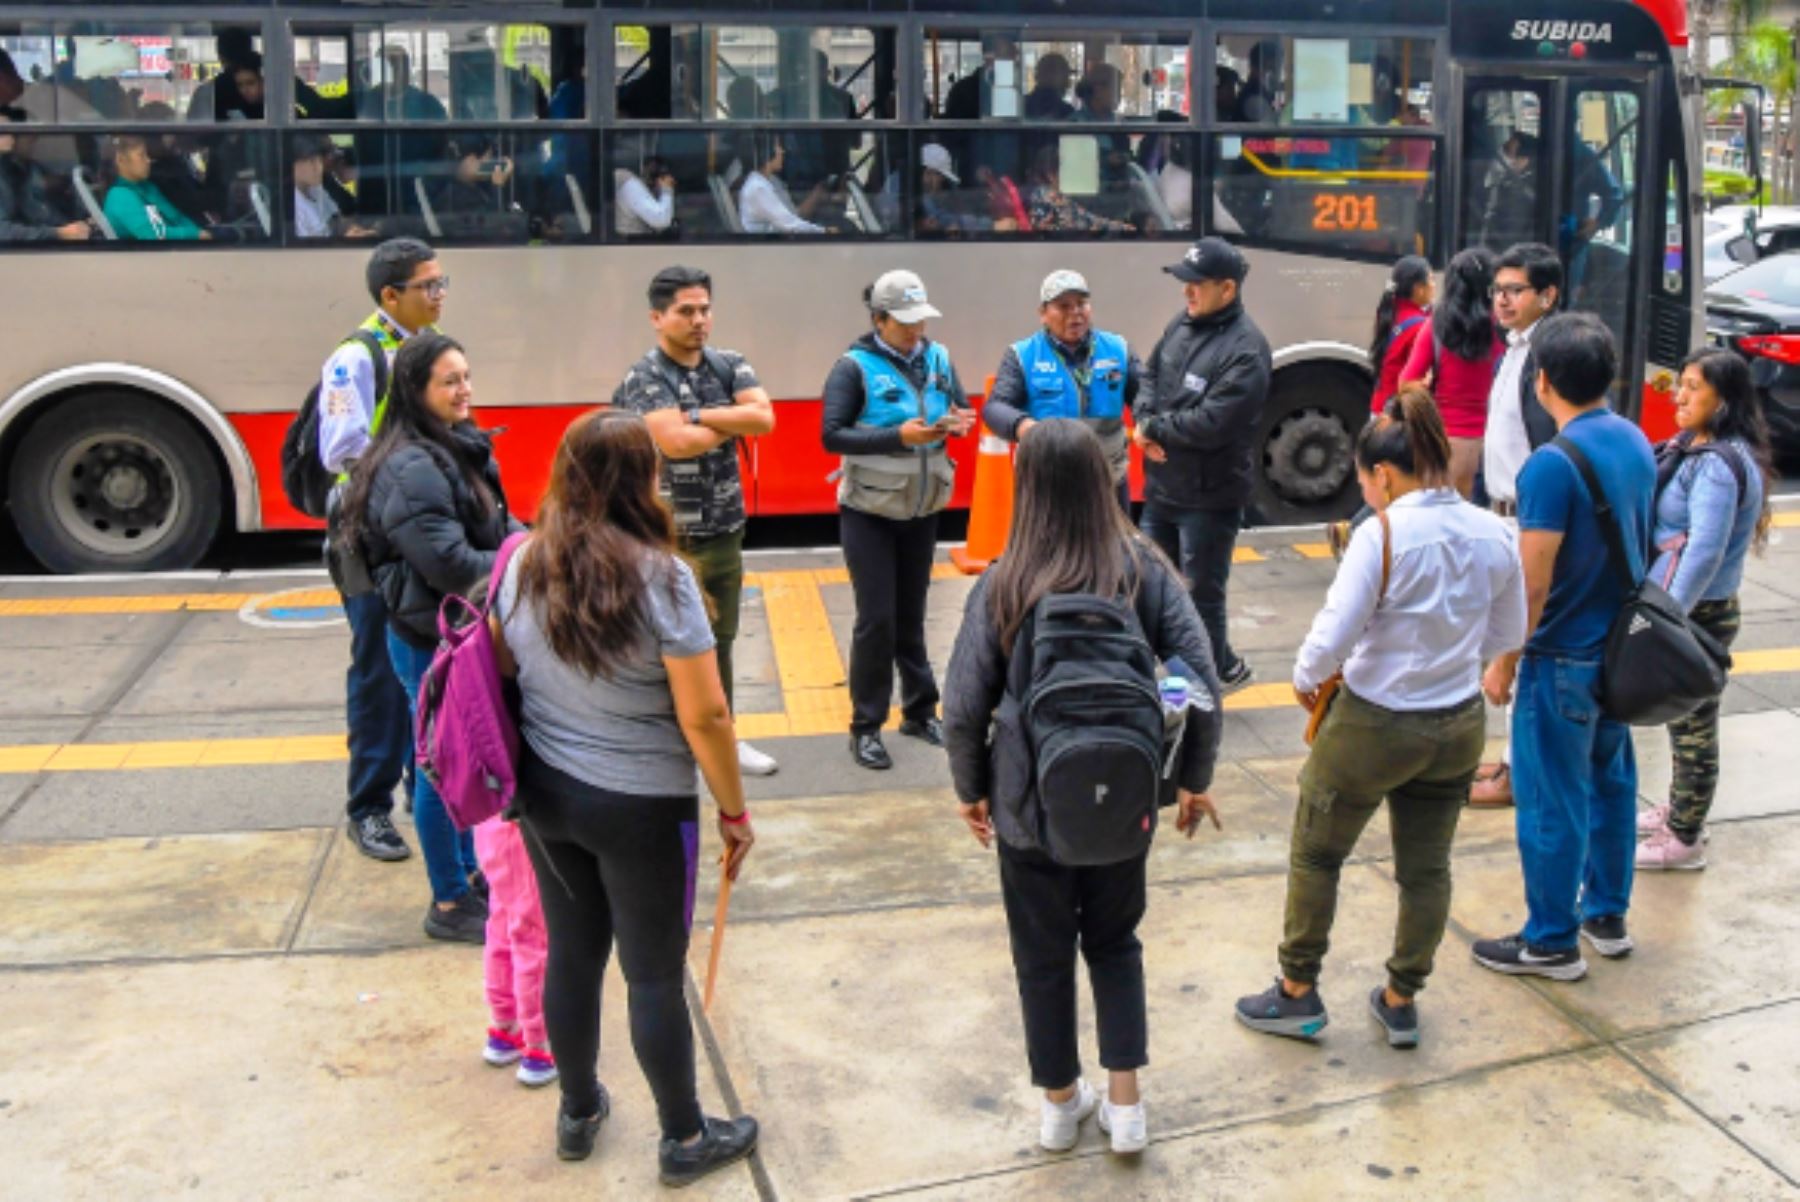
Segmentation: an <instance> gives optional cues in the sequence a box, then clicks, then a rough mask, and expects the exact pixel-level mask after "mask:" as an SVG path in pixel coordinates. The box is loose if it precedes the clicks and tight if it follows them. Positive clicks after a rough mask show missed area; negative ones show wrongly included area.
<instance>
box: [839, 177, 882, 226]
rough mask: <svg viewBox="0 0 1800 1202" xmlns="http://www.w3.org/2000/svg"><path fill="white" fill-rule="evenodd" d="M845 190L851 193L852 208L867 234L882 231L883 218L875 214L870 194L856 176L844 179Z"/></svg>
mask: <svg viewBox="0 0 1800 1202" xmlns="http://www.w3.org/2000/svg"><path fill="white" fill-rule="evenodd" d="M844 190H845V191H847V192H848V193H849V194H850V209H851V211H852V212H853V213H854V214H855V216H856V224H857V225H859V226H861V227H862V232H863V233H865V234H880V233H882V232H883V231H882V228H881V218H880V217H878V216H876V214H875V206H874V205H872V204H870V203H869V194H868V193H867V192H864V191H863V186H862V185H861V184H860V183H858V182H857V181H856V179H855V177H850V178H847V179H845V180H844Z"/></svg>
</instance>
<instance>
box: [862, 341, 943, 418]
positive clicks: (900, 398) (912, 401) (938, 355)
mask: <svg viewBox="0 0 1800 1202" xmlns="http://www.w3.org/2000/svg"><path fill="white" fill-rule="evenodd" d="M845 354H846V355H848V356H849V358H850V361H851V362H853V363H855V364H856V366H857V367H859V368H861V369H862V377H863V411H862V416H861V417H859V418H858V419H857V421H856V424H857V425H859V426H881V427H883V428H894V427H898V426H903V425H905V424H906V423H907V422H909V421H911V420H912V419H913V418H915V417H921V416H922V417H924V419H925V424H926V425H930V424H932V423H933V422H935V421H937V420H938V419H939V418H941V417H943V416H944V414H946V413H948V412H949V411H950V393H949V388H950V380H951V376H952V373H951V370H950V352H949V351H946V350H945V349H944V348H943V345H942V344H941V343H936V342H932V343H928V344H927V345H926V347H925V412H924V413H923V414H921V413H920V412H919V393H918V390H917V389H915V388H914V387H913V383H912V381H911V380H909V379H907V378H906V375H905V374H904V373H903V372H902V371H901V370H900V369H899V368H897V367H895V366H894V365H893V363H892V362H891V361H889V360H888V358H887V357H886V356H885V355H878V354H876V353H875V352H874V351H871V350H869V349H867V348H866V347H860V346H853V347H851V348H850V349H849V350H848V351H846V352H845Z"/></svg>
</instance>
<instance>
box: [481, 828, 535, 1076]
mask: <svg viewBox="0 0 1800 1202" xmlns="http://www.w3.org/2000/svg"><path fill="white" fill-rule="evenodd" d="M475 855H476V857H477V858H479V859H480V861H481V871H482V872H483V873H484V874H485V875H486V876H487V882H488V922H487V948H486V951H485V954H484V956H483V963H484V968H485V970H486V976H487V1000H488V1009H489V1010H491V1011H492V1012H493V1016H494V1025H495V1026H498V1027H510V1026H512V1025H513V1024H515V1023H516V1024H518V1025H519V1027H521V1028H522V1029H523V1032H524V1036H525V1045H526V1046H527V1047H533V1048H547V1047H549V1046H550V1045H549V1043H548V1042H547V1038H548V1037H547V1036H546V1035H545V1033H544V961H545V959H546V958H547V957H548V955H549V937H548V935H547V934H546V933H545V930H544V908H543V906H542V905H541V904H539V902H538V887H537V876H536V874H535V873H534V872H533V871H532V867H531V857H530V856H529V855H527V854H526V852H525V839H524V837H523V836H522V835H521V833H520V831H519V826H518V824H517V823H514V822H505V821H502V820H501V819H499V818H492V819H489V820H488V821H486V822H484V823H482V824H481V825H480V826H478V827H476V828H475Z"/></svg>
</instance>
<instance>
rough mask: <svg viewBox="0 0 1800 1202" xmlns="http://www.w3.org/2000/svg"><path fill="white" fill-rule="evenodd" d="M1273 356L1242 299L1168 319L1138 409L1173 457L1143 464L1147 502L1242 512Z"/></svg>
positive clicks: (1150, 433)
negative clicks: (1203, 312) (1213, 310)
mask: <svg viewBox="0 0 1800 1202" xmlns="http://www.w3.org/2000/svg"><path fill="white" fill-rule="evenodd" d="M1273 372H1274V361H1273V359H1272V358H1271V356H1270V355H1269V341H1268V339H1266V338H1264V337H1263V334H1262V331H1261V330H1259V329H1257V328H1256V323H1255V322H1253V321H1251V320H1250V315H1249V314H1248V313H1245V312H1244V306H1243V302H1242V301H1236V302H1234V303H1232V304H1231V305H1230V306H1229V307H1228V308H1225V309H1221V310H1220V311H1219V312H1217V313H1213V314H1209V315H1208V316H1206V317H1201V318H1190V317H1188V316H1187V315H1186V314H1185V313H1183V314H1182V315H1181V316H1180V317H1177V318H1176V319H1175V320H1174V321H1172V322H1170V323H1169V328H1168V329H1166V330H1164V331H1163V336H1162V338H1161V339H1159V340H1158V341H1157V344H1156V349H1155V350H1153V351H1151V352H1150V358H1149V359H1148V360H1147V361H1146V362H1145V364H1144V384H1143V387H1142V388H1141V389H1140V390H1139V392H1138V396H1137V404H1136V405H1135V406H1134V410H1135V412H1136V414H1137V420H1138V427H1139V428H1140V429H1141V430H1143V431H1144V436H1145V437H1146V438H1148V439H1149V440H1150V441H1152V442H1154V443H1156V444H1157V445H1158V446H1160V447H1162V448H1163V450H1165V451H1167V452H1168V462H1166V463H1152V462H1151V461H1150V460H1149V459H1145V461H1144V499H1145V501H1147V502H1150V503H1152V504H1156V503H1161V504H1164V505H1170V506H1173V507H1175V508H1177V509H1238V508H1241V507H1242V506H1243V505H1244V504H1245V503H1246V502H1248V501H1249V500H1250V489H1251V486H1252V484H1253V483H1254V481H1255V478H1256V464H1255V454H1254V446H1253V443H1254V441H1255V438H1256V430H1257V426H1258V424H1259V423H1260V422H1261V421H1262V413H1263V402H1264V401H1266V400H1267V399H1268V396H1269V377H1270V376H1271V374H1273Z"/></svg>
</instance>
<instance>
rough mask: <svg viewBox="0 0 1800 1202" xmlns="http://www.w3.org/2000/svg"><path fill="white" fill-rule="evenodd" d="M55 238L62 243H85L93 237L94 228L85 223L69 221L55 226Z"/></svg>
mask: <svg viewBox="0 0 1800 1202" xmlns="http://www.w3.org/2000/svg"><path fill="white" fill-rule="evenodd" d="M56 236H57V237H58V238H60V239H62V240H63V241H64V242H86V241H87V240H88V239H89V238H92V237H93V236H94V227H93V226H91V225H89V224H88V223H87V222H85V221H71V222H69V224H67V225H60V226H57V227H56Z"/></svg>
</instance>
